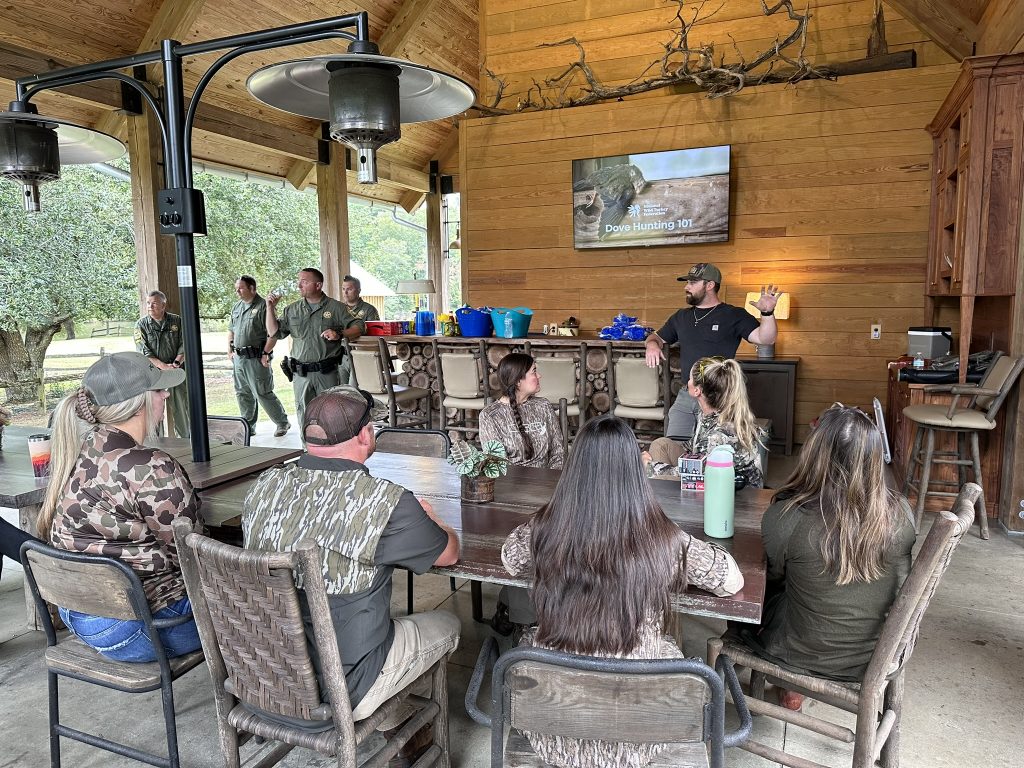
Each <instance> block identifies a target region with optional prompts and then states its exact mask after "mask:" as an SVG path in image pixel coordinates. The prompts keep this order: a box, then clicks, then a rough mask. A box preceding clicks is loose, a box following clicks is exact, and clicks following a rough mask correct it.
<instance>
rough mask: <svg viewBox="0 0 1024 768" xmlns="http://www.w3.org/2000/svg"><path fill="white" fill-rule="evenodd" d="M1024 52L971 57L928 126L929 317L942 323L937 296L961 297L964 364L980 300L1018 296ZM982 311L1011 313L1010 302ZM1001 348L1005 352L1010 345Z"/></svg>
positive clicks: (987, 319)
mask: <svg viewBox="0 0 1024 768" xmlns="http://www.w3.org/2000/svg"><path fill="white" fill-rule="evenodd" d="M1022 114H1024V54H1011V55H1005V56H978V57H973V58H968V59H964V62H963V68H962V71H961V73H960V76H959V78H958V79H957V81H956V83H955V84H954V85H953V88H952V90H951V91H950V92H949V95H948V96H947V97H946V100H945V101H944V102H943V104H942V106H941V107H940V108H939V111H938V113H937V114H936V116H935V119H934V120H932V122H931V123H930V124H929V126H928V130H929V132H931V134H932V136H933V137H934V144H933V152H932V196H931V211H930V224H929V235H928V286H927V291H926V293H927V294H928V296H929V297H930V299H931V300H930V301H929V304H928V307H927V309H926V317H925V322H927V323H933V322H935V319H936V318H935V308H936V299H937V298H938V297H943V296H956V297H959V299H960V329H959V330H960V333H959V336H958V337H959V340H960V356H961V370H965V368H966V365H965V363H964V361H965V360H966V357H967V354H968V353H969V352H970V350H971V345H972V343H974V345H975V346H976V347H987V345H988V343H990V340H991V336H989V335H986V334H984V333H983V334H982V335H984V336H985V338H984V339H980V338H979V339H978V340H975V339H974V338H973V336H974V333H973V332H974V328H975V315H976V305H977V304H978V302H979V301H980V300H983V299H987V298H988V297H1012V296H1014V294H1015V292H1016V283H1017V270H1018V264H1017V251H1018V244H1019V242H1020V212H1021V195H1022V186H1024V121H1022V120H1021V115H1022ZM989 303H990V304H992V306H991V307H990V306H985V307H983V308H982V309H980V310H978V311H980V312H983V313H984V314H985V321H984V323H985V330H986V331H987V330H988V327H989V326H990V325H991V324H992V322H993V319H994V318H992V317H989V315H992V314H993V311H995V312H996V313H998V314H1005V315H1006V317H1005V318H1004V320H1005V325H1008V324H1009V322H1010V316H1011V313H1012V307H1011V302H1010V301H1008V300H1006V299H1003V300H1001V301H999V302H995V303H992V302H989ZM1007 341H1008V339H1007ZM1001 348H1002V349H1003V350H1004V351H1006V346H1005V345H1003V346H1001Z"/></svg>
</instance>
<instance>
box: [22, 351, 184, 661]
mask: <svg viewBox="0 0 1024 768" xmlns="http://www.w3.org/2000/svg"><path fill="white" fill-rule="evenodd" d="M184 379H185V372H184V371H183V370H181V369H180V368H178V369H174V368H172V369H168V370H159V369H158V368H156V367H155V366H154V365H153V364H152V363H151V362H150V361H149V360H148V359H147V358H146V357H144V356H143V355H141V354H139V353H138V352H118V353H116V354H113V355H109V356H107V357H103V358H100V360H99V361H98V362H96V363H94V364H93V365H92V366H91V367H90V368H89V370H88V371H86V372H85V377H84V378H83V380H82V386H81V387H80V388H79V389H78V390H76V391H75V392H73V393H71V394H70V395H68V396H67V397H65V398H64V399H63V400H61V402H60V403H59V404H58V405H57V408H56V410H55V411H54V418H53V435H52V438H51V454H50V455H51V459H50V461H51V463H50V481H49V485H48V486H47V489H46V496H45V498H44V500H43V506H42V510H41V512H40V515H39V522H38V533H39V537H40V538H41V539H43V540H44V541H47V542H49V543H50V544H51V545H53V546H54V547H57V548H59V549H66V550H69V551H72V552H86V553H91V554H96V555H105V556H107V557H113V558H116V559H118V560H122V561H124V562H125V563H127V564H128V565H129V566H131V568H132V570H134V571H135V572H136V573H137V574H138V576H139V578H140V579H141V581H142V586H143V588H144V589H145V592H146V598H147V599H148V601H149V607H150V610H151V611H152V613H153V618H154V619H169V618H170V619H173V618H177V617H188V618H187V619H185V620H183V621H182V623H180V624H175V625H172V626H170V627H167V628H165V629H161V630H159V632H160V640H161V642H162V644H163V646H164V649H165V650H166V652H167V655H168V656H180V655H183V654H186V653H191V652H192V651H195V650H198V649H199V647H200V644H199V634H198V632H197V630H196V623H195V620H194V619H192V618H191V614H192V605H191V603H189V600H188V597H187V596H186V594H185V583H184V580H183V579H182V576H181V568H180V567H179V565H178V554H177V549H176V548H175V545H174V536H173V533H172V531H171V523H173V521H174V520H175V519H177V518H178V517H186V518H188V519H189V520H191V521H192V522H193V523H196V522H197V521H199V519H200V518H199V497H198V496H197V495H196V493H195V491H194V490H193V488H192V484H191V483H190V482H189V479H188V476H187V475H186V474H185V470H184V469H182V467H181V465H180V464H178V462H176V461H175V460H174V459H173V458H172V457H171V456H169V455H168V454H166V453H164V452H163V451H161V450H158V449H156V448H147V447H145V446H143V444H142V443H143V441H144V440H145V439H146V438H147V437H151V436H153V435H154V434H155V432H156V426H157V424H159V423H160V421H161V419H162V418H163V413H164V402H165V401H166V399H167V390H168V389H170V388H172V387H176V386H178V385H179V384H181V383H182V382H183V381H184ZM60 615H61V618H62V619H63V620H64V623H65V624H67V625H68V627H69V628H70V629H71V631H72V632H74V633H75V634H76V635H77V636H78V637H79V638H80V639H81V640H82V641H83V642H85V643H86V644H87V645H90V646H92V647H93V648H95V649H96V650H97V651H99V652H100V653H102V654H103V655H104V656H107V657H109V658H111V659H115V660H117V661H139V662H144V661H153V660H154V659H155V656H154V654H153V644H152V642H151V640H150V638H149V637H147V636H146V635H145V633H144V629H143V624H142V622H141V621H128V620H123V619H112V618H106V617H102V616H90V615H87V614H82V613H78V612H77V611H68V610H66V609H65V608H60Z"/></svg>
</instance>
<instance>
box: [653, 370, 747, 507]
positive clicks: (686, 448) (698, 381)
mask: <svg viewBox="0 0 1024 768" xmlns="http://www.w3.org/2000/svg"><path fill="white" fill-rule="evenodd" d="M686 389H687V391H688V392H689V393H690V397H692V398H693V399H694V400H696V401H697V405H698V406H699V407H700V415H699V416H698V418H697V428H696V431H695V432H694V434H693V438H692V440H690V441H689V442H688V443H682V442H677V441H676V440H672V439H670V438H667V437H659V438H658V439H657V440H655V441H654V442H653V443H651V450H650V454H649V456H650V459H651V460H652V472H653V474H654V475H655V476H656V477H675V476H678V472H677V471H676V462H677V461H678V460H679V457H680V456H682V455H683V454H691V455H694V456H702V457H706V456H707V455H708V454H709V453H711V451H713V450H714V449H715V448H717V447H718V446H720V445H731V446H732V448H733V452H734V454H733V455H734V459H733V463H734V466H735V471H736V477H737V478H742V480H743V483H744V484H745V485H749V486H750V487H752V488H763V487H764V473H763V467H762V466H761V456H760V453H759V450H760V448H761V447H762V445H763V441H764V435H763V434H762V433H761V430H760V429H759V428H758V426H757V422H756V419H755V418H754V412H753V411H752V410H750V400H749V398H748V397H747V383H746V379H745V378H744V376H743V369H742V368H741V367H740V364H739V363H737V362H736V361H735V360H727V359H725V358H721V357H702V358H701V359H700V360H698V361H697V362H696V363H694V364H693V367H692V368H691V369H690V378H689V380H688V381H687V382H686ZM645 458H646V457H645Z"/></svg>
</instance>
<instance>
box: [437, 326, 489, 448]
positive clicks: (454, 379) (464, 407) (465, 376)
mask: <svg viewBox="0 0 1024 768" xmlns="http://www.w3.org/2000/svg"><path fill="white" fill-rule="evenodd" d="M430 343H431V346H432V347H433V352H434V359H435V360H437V386H438V391H439V392H440V393H441V431H442V432H463V433H465V434H466V436H467V437H468V436H469V434H470V433H474V434H475V433H476V432H478V431H479V426H480V425H479V424H478V423H476V422H475V421H473V422H470V420H469V417H468V416H467V415H466V413H467V411H478V412H479V411H482V410H483V409H484V408H486V407H487V404H488V403H490V402H491V395H490V389H489V388H488V386H487V382H486V378H485V375H484V372H485V371H486V369H487V357H486V351H485V347H484V341H483V339H480V342H479V344H478V346H477V348H476V349H475V350H473V351H472V352H470V353H467V352H452V351H448V350H447V349H446V348H445V347H443V346H441V345H440V344H438V343H437V340H436V339H433V340H431V342H430ZM460 349H465V347H460ZM449 408H453V409H455V410H456V411H458V413H459V418H458V419H456V420H449V418H448V409H449Z"/></svg>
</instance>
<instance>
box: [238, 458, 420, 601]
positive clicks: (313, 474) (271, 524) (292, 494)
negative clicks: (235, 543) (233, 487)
mask: <svg viewBox="0 0 1024 768" xmlns="http://www.w3.org/2000/svg"><path fill="white" fill-rule="evenodd" d="M404 491H405V489H404V488H402V486H400V485H395V484H394V483H392V482H390V481H388V480H382V479H380V478H376V477H371V476H370V475H368V474H367V473H366V472H363V471H360V470H351V471H342V472H335V471H327V470H318V469H306V468H304V467H300V466H298V465H296V464H289V465H287V466H283V467H274V468H273V469H269V470H267V471H266V472H264V473H263V474H262V475H260V476H259V479H258V480H257V481H256V482H255V483H253V486H252V488H251V489H250V490H249V493H248V494H247V495H246V497H245V505H244V507H245V510H246V512H245V514H244V516H243V518H242V531H243V534H244V536H245V545H246V548H247V549H258V550H265V551H269V552H290V551H292V550H293V549H295V546H296V545H297V544H298V543H299V542H300V541H302V540H303V539H309V540H311V541H314V542H316V543H317V544H318V545H319V546H320V549H321V552H322V555H323V561H322V570H323V577H324V583H325V584H326V585H327V594H329V595H347V594H353V593H356V592H362V591H363V590H366V589H369V588H370V586H371V583H372V581H373V577H374V574H375V573H376V572H377V569H378V567H379V566H376V565H374V562H373V560H374V554H375V553H376V551H377V543H378V542H379V541H380V537H381V534H382V533H383V531H384V527H385V526H386V525H387V522H388V520H389V519H390V518H391V513H392V512H393V511H394V509H395V507H396V506H397V505H398V501H399V499H400V498H401V496H402V493H403V492H404ZM300 586H301V585H300Z"/></svg>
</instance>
